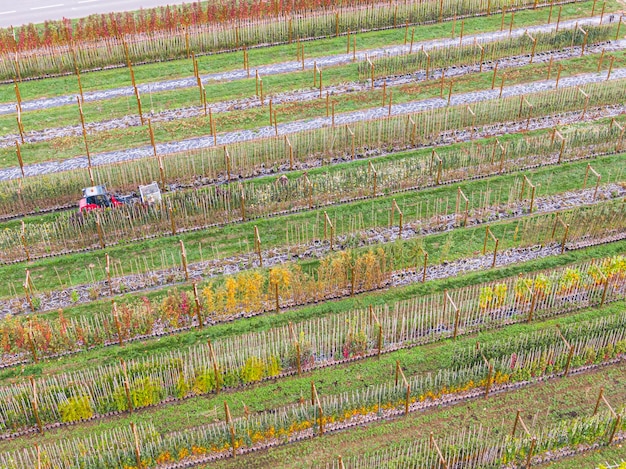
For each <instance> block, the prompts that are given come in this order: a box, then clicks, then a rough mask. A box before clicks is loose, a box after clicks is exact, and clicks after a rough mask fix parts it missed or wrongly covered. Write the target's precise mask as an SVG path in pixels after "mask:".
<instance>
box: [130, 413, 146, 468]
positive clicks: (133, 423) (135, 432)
mask: <svg viewBox="0 0 626 469" xmlns="http://www.w3.org/2000/svg"><path fill="white" fill-rule="evenodd" d="M130 427H131V428H132V429H133V437H134V439H135V459H136V461H137V469H142V468H143V463H142V462H141V452H140V451H139V435H138V433H137V426H136V425H135V422H131V423H130Z"/></svg>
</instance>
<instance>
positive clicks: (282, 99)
mask: <svg viewBox="0 0 626 469" xmlns="http://www.w3.org/2000/svg"><path fill="white" fill-rule="evenodd" d="M624 49H626V40H621V41H610V42H607V43H603V44H598V45H595V46H591V47H587V49H586V50H587V52H588V53H600V52H601V51H604V52H605V53H610V52H615V51H618V50H624ZM580 54H581V48H580V47H574V48H567V49H564V50H559V51H550V52H544V53H540V54H536V55H535V57H533V58H531V57H530V56H529V55H523V56H511V57H507V58H504V59H500V60H498V61H497V62H484V63H483V65H482V71H483V72H486V71H490V70H493V69H494V68H495V66H496V63H497V66H498V70H506V69H510V68H518V67H523V66H525V65H528V64H529V63H535V64H537V63H547V62H549V61H550V60H552V61H559V60H565V59H568V58H571V57H579V56H580ZM531 61H532V62H531ZM480 71H481V67H480V64H472V65H463V66H452V67H449V68H445V69H443V70H442V69H436V70H432V71H430V72H429V77H428V78H427V77H426V73H425V72H424V71H423V70H418V71H416V72H415V73H412V74H408V75H401V76H395V77H387V78H380V79H377V80H375V81H374V88H377V89H381V88H382V87H383V83H384V84H385V86H387V87H397V86H400V85H405V84H412V83H417V82H420V81H424V80H427V79H431V80H434V79H439V78H440V77H441V75H442V73H444V74H445V77H447V78H452V77H459V76H463V75H467V74H471V73H479V72H480ZM370 88H371V84H370V82H367V81H361V82H350V83H342V84H339V85H334V86H328V87H326V88H325V90H324V91H326V93H329V94H330V95H331V96H337V95H343V94H347V93H354V92H363V91H368V90H370ZM266 97H267V99H266V100H265V102H266V103H267V100H269V99H270V98H271V99H272V102H273V103H274V105H278V104H285V103H293V102H305V101H312V100H315V99H319V91H318V90H316V89H313V88H310V89H306V90H297V91H289V92H284V93H277V94H268V95H266ZM259 107H261V102H260V100H259V98H258V97H256V96H251V97H249V98H244V99H237V100H230V101H220V102H219V103H214V104H213V105H212V106H211V110H212V112H213V114H217V113H224V112H233V111H240V110H243V109H252V108H259ZM203 114H204V109H203V108H202V107H200V106H192V107H187V108H179V109H169V110H166V111H162V112H158V113H153V112H150V113H149V114H148V117H149V118H150V119H151V121H152V122H168V121H173V120H176V119H186V118H193V117H198V116H199V115H203ZM141 125H143V124H142V123H141V119H140V117H139V115H127V116H124V117H122V118H118V119H111V120H107V121H98V122H89V123H87V124H86V125H85V127H86V128H87V132H88V133H90V134H91V133H95V132H102V131H111V130H115V129H123V128H128V127H139V126H141ZM81 135H82V127H81V126H80V125H72V126H66V127H49V128H46V129H44V130H37V131H31V132H27V133H26V134H25V136H24V141H25V142H26V143H38V142H43V141H47V140H52V139H55V138H65V137H71V136H74V137H77V136H81ZM19 138H20V135H19V134H8V135H4V136H0V148H9V147H11V148H13V147H14V146H15V141H16V140H18V139H19Z"/></svg>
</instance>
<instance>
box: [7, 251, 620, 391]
mask: <svg viewBox="0 0 626 469" xmlns="http://www.w3.org/2000/svg"><path fill="white" fill-rule="evenodd" d="M624 252H626V242H624V241H623V242H619V243H613V244H610V245H605V246H598V247H595V248H589V249H586V250H581V251H574V252H569V253H566V254H564V255H561V256H559V257H556V258H546V259H539V260H535V261H530V262H526V263H522V264H519V265H515V266H508V267H502V268H498V269H493V270H490V271H488V272H473V273H469V274H465V275H462V276H458V277H451V278H446V279H441V280H433V281H428V282H427V283H425V284H422V283H416V284H412V285H409V286H406V287H399V288H392V289H389V290H383V291H378V292H373V293H367V294H360V295H356V296H354V297H352V298H345V299H342V300H338V301H332V302H324V303H322V304H320V305H310V306H305V307H302V308H297V309H289V310H285V311H282V312H281V313H280V314H276V313H268V314H265V315H262V316H256V317H253V318H248V319H245V320H238V321H234V322H231V323H222V324H218V325H215V326H211V327H208V328H205V329H202V330H191V331H187V332H181V333H178V334H174V335H171V336H165V337H161V338H156V339H149V340H144V341H141V342H131V343H128V344H126V345H125V346H124V347H117V346H112V347H100V348H96V349H92V350H89V351H86V352H83V353H79V354H76V355H72V356H69V357H63V358H59V359H54V360H46V361H43V362H40V363H37V364H29V365H24V366H20V367H12V368H8V369H6V370H0V383H2V382H5V383H7V382H10V381H12V380H14V379H23V378H24V377H25V376H31V375H32V376H42V375H48V374H51V373H60V372H63V371H69V370H80V369H84V368H89V367H91V366H93V365H94V364H98V365H104V364H109V363H111V364H112V363H117V362H118V360H119V359H120V358H123V359H125V360H131V359H133V358H141V357H143V356H145V355H146V354H150V355H151V354H161V353H167V352H168V351H173V350H184V349H186V348H189V347H192V346H194V345H197V344H203V343H205V342H206V340H207V339H211V340H219V339H224V338H227V337H232V336H236V335H243V334H246V333H250V332H259V331H264V330H267V329H269V328H273V327H280V326H283V325H287V324H288V323H289V322H294V323H298V322H302V321H306V320H311V319H314V318H321V317H325V316H328V315H333V314H339V313H344V312H347V311H350V310H353V309H359V308H363V307H366V306H367V305H370V304H371V305H383V304H385V305H389V306H391V307H393V305H394V304H395V303H397V302H400V301H403V300H408V299H411V298H416V297H421V296H425V295H429V294H433V293H439V292H442V291H444V290H446V289H448V290H451V289H458V288H462V287H466V286H470V285H476V284H479V283H483V282H489V281H495V280H497V279H502V278H506V277H511V276H515V275H517V274H519V273H524V274H528V273H530V272H536V271H539V270H543V269H548V268H555V267H562V266H565V265H571V264H574V263H579V262H582V261H586V260H589V259H593V258H603V257H607V256H610V255H614V254H617V253H624ZM158 295H159V293H158V292H150V293H148V294H147V295H145V296H147V297H148V298H150V299H151V300H154V299H155V298H156V297H158ZM133 298H137V296H135V297H130V298H129V300H132V299H133ZM110 308H111V306H110V303H108V302H105V301H102V302H95V303H91V304H89V305H81V306H77V307H74V308H70V309H67V310H65V311H64V315H65V317H68V318H69V317H78V316H86V315H90V314H93V313H94V311H103V312H109V311H110ZM42 316H45V317H47V318H54V317H56V316H57V313H56V312H51V313H44V314H42Z"/></svg>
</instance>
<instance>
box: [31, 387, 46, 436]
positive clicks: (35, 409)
mask: <svg viewBox="0 0 626 469" xmlns="http://www.w3.org/2000/svg"><path fill="white" fill-rule="evenodd" d="M29 379H30V386H31V390H32V392H33V397H32V399H31V401H30V403H31V405H32V408H33V415H34V416H35V420H36V421H37V428H38V429H39V433H40V434H42V435H43V433H44V431H43V424H42V423H41V418H40V417H39V401H38V398H37V383H36V382H35V379H34V378H33V377H32V376H30V377H29Z"/></svg>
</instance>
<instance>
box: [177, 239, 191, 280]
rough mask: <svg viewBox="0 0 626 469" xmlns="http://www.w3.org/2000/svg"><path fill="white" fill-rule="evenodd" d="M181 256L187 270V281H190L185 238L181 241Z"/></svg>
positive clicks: (184, 268)
mask: <svg viewBox="0 0 626 469" xmlns="http://www.w3.org/2000/svg"><path fill="white" fill-rule="evenodd" d="M179 242H180V258H181V260H182V263H183V270H184V271H185V281H187V282H188V281H189V270H188V269H187V251H186V250H185V244H184V243H183V240H182V239H181V240H180V241H179Z"/></svg>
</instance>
